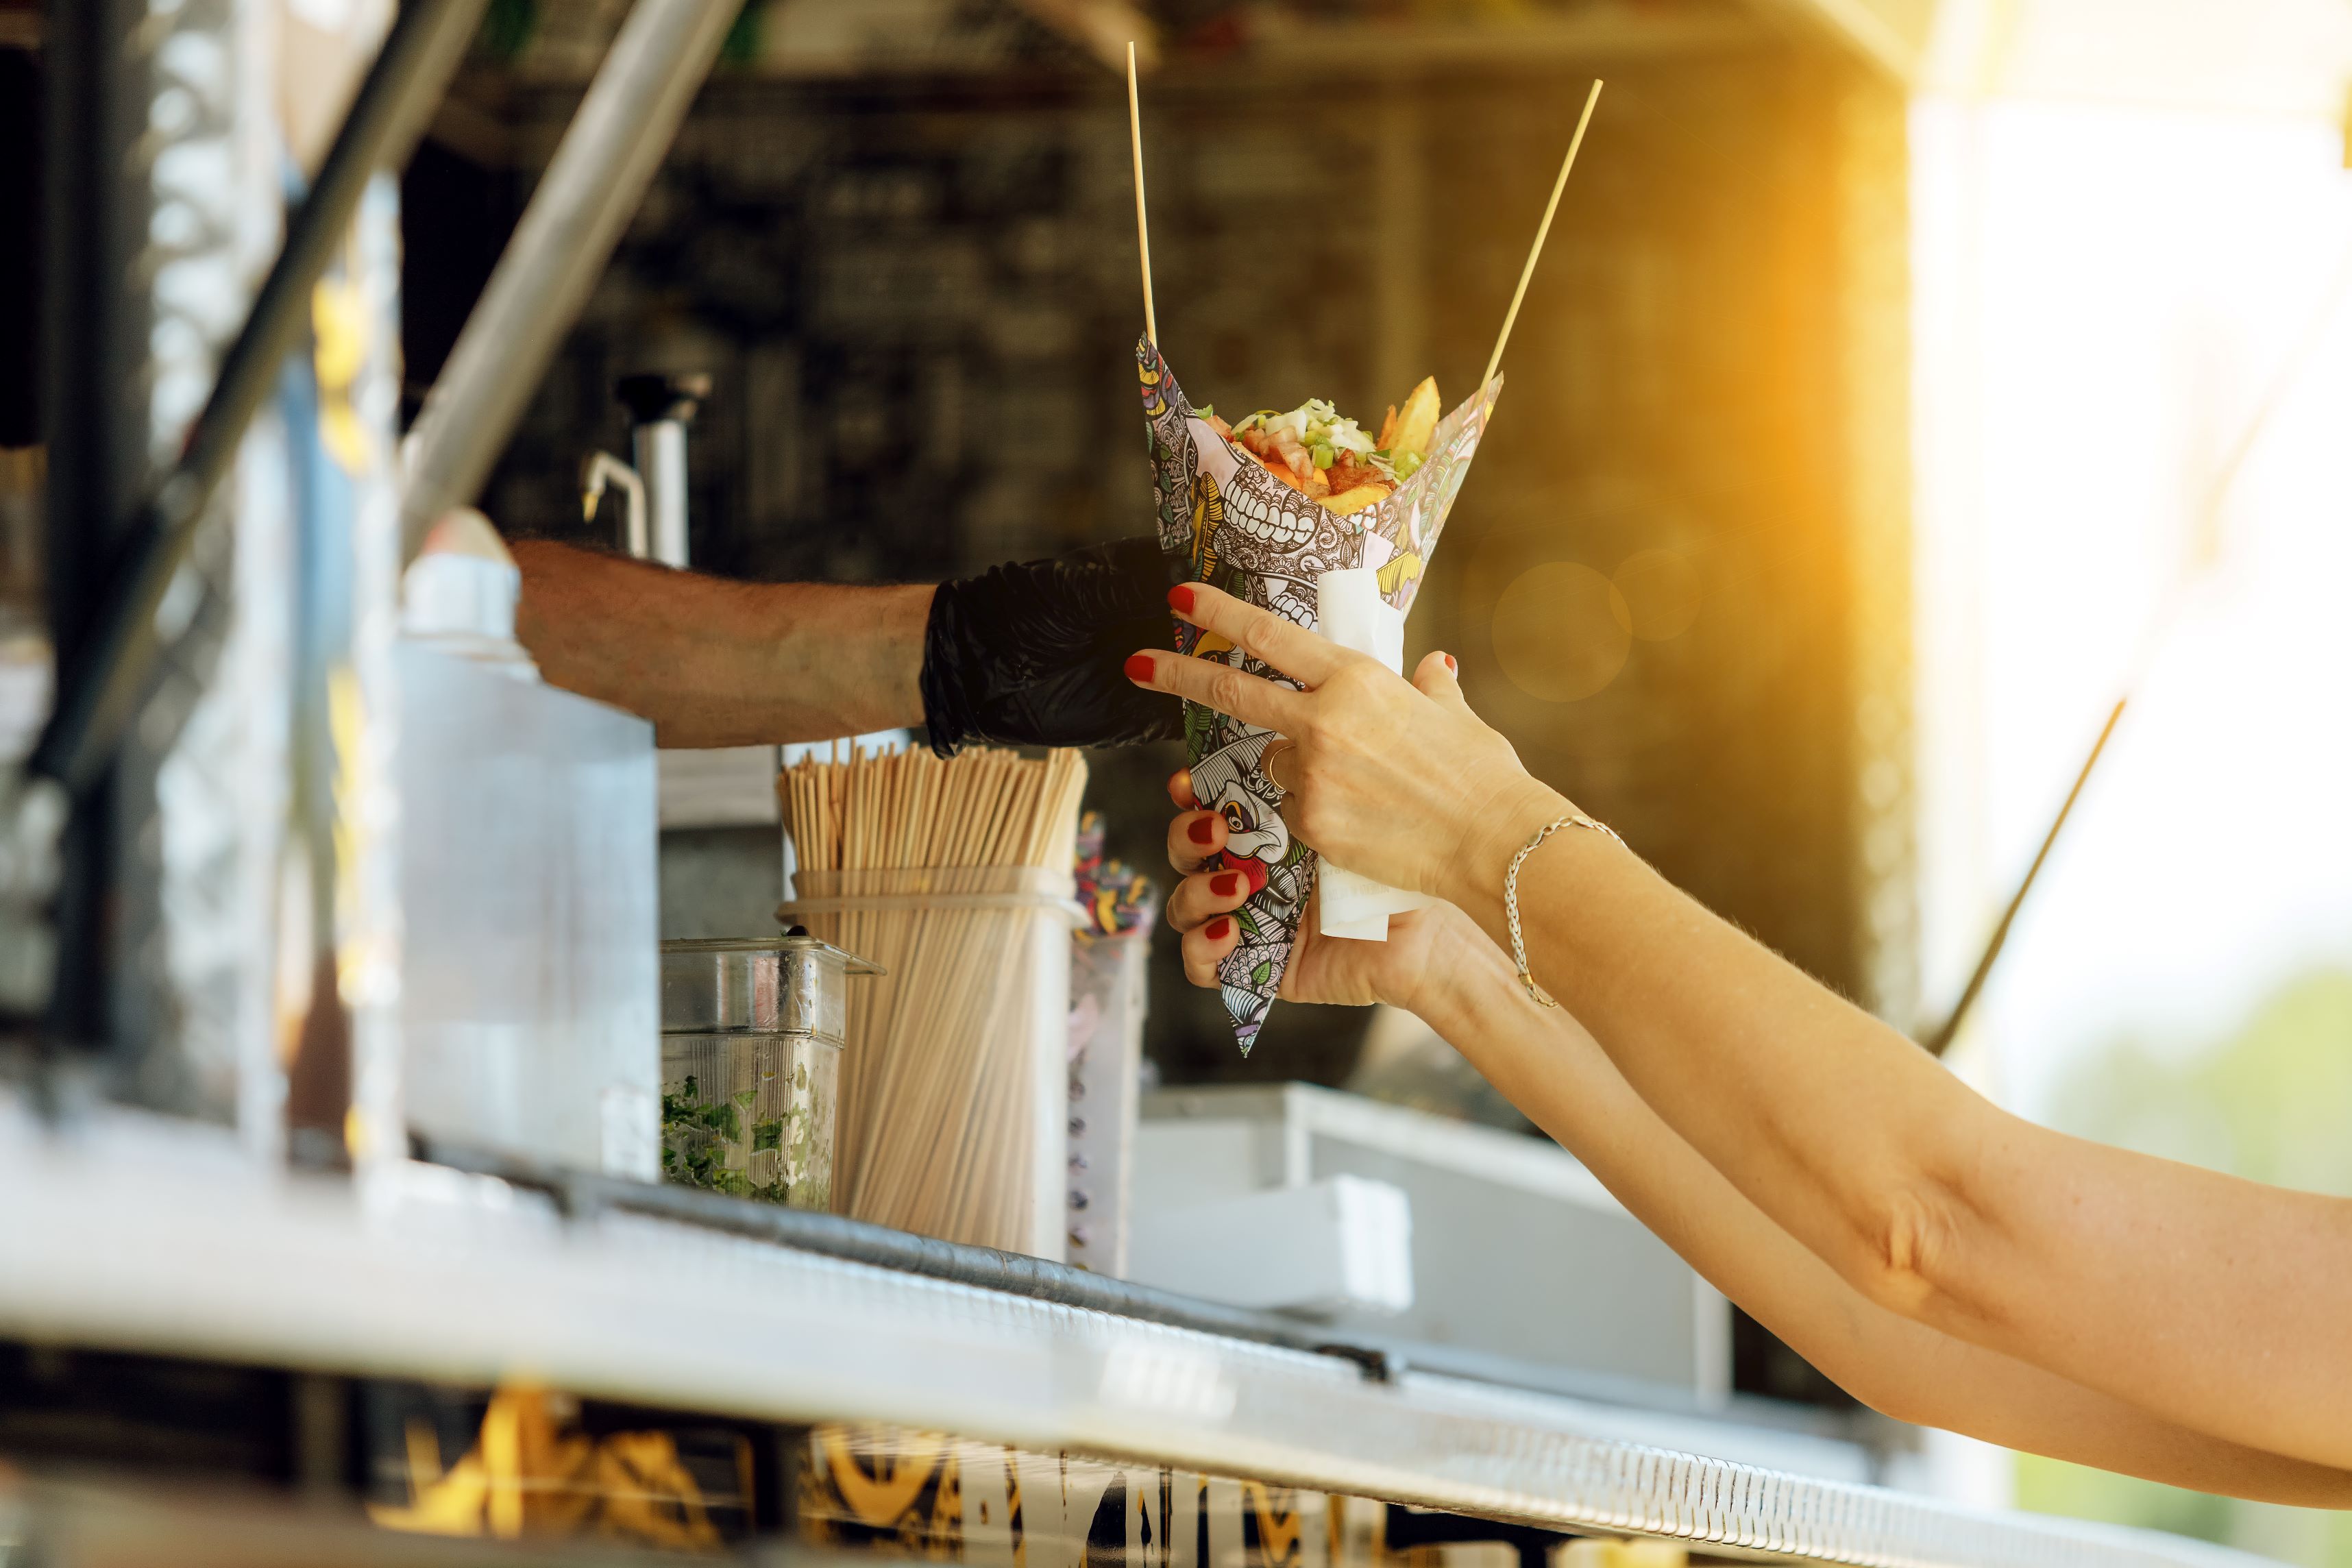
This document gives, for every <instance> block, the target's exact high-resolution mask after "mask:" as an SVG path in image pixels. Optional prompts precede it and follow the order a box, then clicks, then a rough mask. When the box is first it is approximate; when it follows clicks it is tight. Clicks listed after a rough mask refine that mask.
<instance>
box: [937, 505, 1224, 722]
mask: <svg viewBox="0 0 2352 1568" xmlns="http://www.w3.org/2000/svg"><path fill="white" fill-rule="evenodd" d="M1170 570H1171V568H1170V566H1169V563H1168V560H1167V557H1166V556H1165V555H1164V554H1163V553H1162V552H1161V551H1160V545H1159V542H1158V541H1156V540H1150V539H1123V540H1120V541H1119V542H1118V543H1116V544H1095V545H1089V546H1087V548H1086V549H1084V550H1074V551H1071V552H1069V553H1067V554H1066V555H1056V556H1055V557H1054V558H1053V559H1051V560H1049V561H1028V562H1023V563H1018V564H1011V565H1004V566H994V567H991V568H990V569H989V570H988V571H986V572H983V573H982V574H980V575H979V576H977V577H966V578H962V579H961V580H959V581H957V582H953V583H942V584H940V586H939V590H938V592H937V593H935V594H933V595H932V596H931V614H930V620H929V624H928V625H927V626H925V628H924V632H923V677H922V680H923V722H924V724H925V725H926V726H927V727H928V728H929V731H930V735H931V750H933V751H934V752H938V753H939V754H940V756H943V757H951V756H953V755H955V754H956V752H957V751H958V750H960V749H961V747H962V746H963V745H964V744H966V743H967V742H972V741H997V742H1006V743H1009V744H1014V745H1026V746H1111V745H1128V744H1132V743H1134V742H1139V741H1161V740H1168V739H1171V738H1173V737H1175V736H1178V735H1181V734H1182V733H1183V722H1184V717H1183V704H1182V703H1181V702H1179V701H1178V700H1176V699H1174V698H1172V697H1167V696H1162V695H1160V693H1157V692H1151V691H1146V690H1144V689H1141V688H1140V687H1138V686H1137V685H1136V684H1135V683H1134V682H1132V681H1130V680H1129V679H1127V676H1126V674H1125V673H1124V670H1123V668H1122V667H1123V666H1124V664H1125V663H1126V660H1127V656H1128V655H1129V654H1131V653H1133V652H1134V651H1135V650H1136V649H1137V648H1139V647H1169V646H1171V639H1172V637H1173V635H1174V633H1173V627H1172V624H1171V621H1170V619H1169V614H1168V596H1167V595H1168V589H1169V587H1170V586H1171V584H1172V582H1173V579H1172V578H1171V576H1170Z"/></svg>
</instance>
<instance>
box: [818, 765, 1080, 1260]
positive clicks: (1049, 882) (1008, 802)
mask: <svg viewBox="0 0 2352 1568" xmlns="http://www.w3.org/2000/svg"><path fill="white" fill-rule="evenodd" d="M1086 779H1087V769H1086V763H1084V762H1083V761H1082V760H1081V759H1080V757H1079V755H1078V753H1077V752H1067V751H1062V752H1050V753H1048V754H1047V755H1045V757H1043V758H1039V759H1035V760H1032V759H1029V758H1024V757H1022V756H1020V755H1018V754H1016V753H1014V752H1003V751H987V750H976V751H969V752H964V753H962V754H961V756H958V757H955V758H953V759H951V760H945V761H943V760H941V759H940V758H938V757H935V756H933V755H931V754H930V753H929V752H926V751H902V752H867V753H857V752H855V751H854V750H853V751H852V752H851V753H850V754H849V755H848V756H846V757H845V758H842V759H838V760H832V761H808V762H803V763H797V764H795V765H794V766H793V767H791V768H788V769H786V770H785V772H784V773H783V774H782V776H781V777H780V778H779V779H778V781H777V792H778V794H779V795H780V796H781V798H782V804H783V812H784V824H785V826H786V828H787V830H788V831H790V833H791V834H792V837H793V850H794V854H795V857H796V858H797V862H798V868H797V870H796V871H795V873H794V890H795V899H794V901H793V902H792V903H789V904H787V905H786V906H785V908H786V910H787V911H788V913H789V918H791V919H793V920H794V921H799V922H801V923H803V924H804V925H806V926H807V927H808V928H809V930H810V931H812V932H813V933H814V934H815V935H817V936H821V937H823V938H824V939H825V940H826V941H828V942H834V943H835V944H836V945H838V946H841V947H844V948H846V949H848V950H849V951H850V952H854V953H856V954H858V955H859V956H860V957H863V958H867V959H871V960H872V961H874V962H875V963H878V964H880V965H882V966H883V967H884V969H885V970H887V973H886V974H884V975H881V976H878V977H877V978H874V979H870V980H864V981H860V982H859V983H858V984H856V986H853V987H852V988H851V992H850V1003H849V1027H848V1046H847V1048H846V1049H845V1052H844V1053H843V1057H842V1064H841V1103H840V1110H839V1115H838V1121H837V1122H836V1125H835V1134H834V1136H835V1148H834V1206H835V1209H836V1211H838V1212H840V1213H843V1214H846V1215H852V1216H854V1217H856V1218H858V1219H865V1220H872V1221H875V1222H876V1223H877V1224H882V1225H889V1226H898V1227H899V1228H900V1229H904V1230H911V1231H916V1232H918V1233H919V1234H922V1235H925V1236H935V1237H943V1238H945V1239H948V1240H951V1241H962V1242H970V1243H973V1244H975V1245H979V1246H985V1247H1003V1248H1006V1249H1008V1250H1012V1251H1019V1252H1028V1253H1035V1254H1041V1255H1044V1256H1047V1257H1059V1256H1060V1254H1061V1242H1062V1233H1063V1220H1062V1194H1061V1179H1060V1178H1061V1165H1062V1163H1063V1162H1062V1159H1061V1155H1060V1150H1061V1147H1062V1142H1063V1137H1062V1134H1063V1128H1062V1125H1061V1121H1060V1115H1059V1111H1058V1110H1057V1107H1058V1106H1059V1104H1060V1101H1061V1100H1062V1098H1063V1096H1064V1083H1063V1079H1064V1076H1065V1068H1064V1063H1063V1041H1064V1029H1065V1027H1066V1008H1067V1006H1068V994H1067V984H1068V978H1067V977H1068V962H1069V958H1068V949H1069V931H1070V927H1069V921H1068V916H1067V914H1066V907H1067V905H1068V903H1069V900H1070V894H1071V882H1070V868H1071V861H1072V854H1073V847H1074V843H1075V838H1076V826H1077V813H1078V798H1079V796H1080V795H1082V794H1083V793H1084V791H1085V788H1086Z"/></svg>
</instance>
